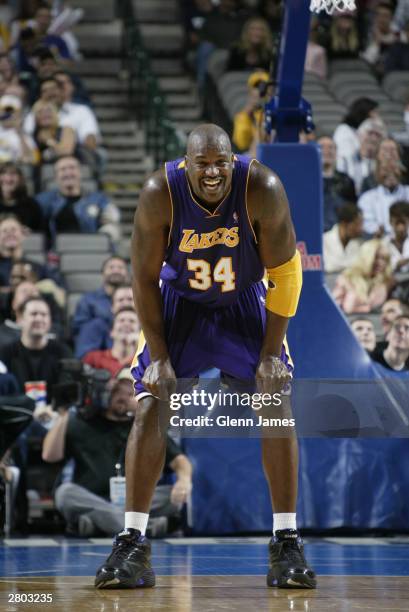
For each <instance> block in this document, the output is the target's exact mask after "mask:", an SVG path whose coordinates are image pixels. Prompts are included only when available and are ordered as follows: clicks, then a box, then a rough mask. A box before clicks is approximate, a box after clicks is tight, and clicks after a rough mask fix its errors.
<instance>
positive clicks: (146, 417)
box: [133, 397, 169, 438]
mask: <svg viewBox="0 0 409 612" xmlns="http://www.w3.org/2000/svg"><path fill="white" fill-rule="evenodd" d="M166 414H167V406H166V405H164V402H161V401H159V400H158V399H156V398H154V397H144V398H143V399H141V400H140V401H139V402H138V409H137V410H136V413H135V418H134V423H133V435H136V437H137V438H142V437H144V436H145V435H149V434H150V433H152V432H157V433H158V434H166V431H167V428H168V425H169V423H168V419H167V416H166Z"/></svg>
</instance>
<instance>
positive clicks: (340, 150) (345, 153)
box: [333, 123, 360, 172]
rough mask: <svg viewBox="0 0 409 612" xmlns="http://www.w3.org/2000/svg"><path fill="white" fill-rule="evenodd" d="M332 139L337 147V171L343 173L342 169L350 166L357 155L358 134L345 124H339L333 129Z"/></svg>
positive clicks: (358, 147) (358, 146)
mask: <svg viewBox="0 0 409 612" xmlns="http://www.w3.org/2000/svg"><path fill="white" fill-rule="evenodd" d="M333 139H334V142H335V144H336V145H337V170H338V171H339V172H345V170H344V168H345V167H349V166H350V165H352V164H353V158H354V156H355V155H357V154H358V153H359V149H360V142H359V137H358V133H357V131H356V130H354V128H352V127H351V126H350V125H348V124H347V123H340V125H338V127H337V128H336V129H335V132H334V136H333Z"/></svg>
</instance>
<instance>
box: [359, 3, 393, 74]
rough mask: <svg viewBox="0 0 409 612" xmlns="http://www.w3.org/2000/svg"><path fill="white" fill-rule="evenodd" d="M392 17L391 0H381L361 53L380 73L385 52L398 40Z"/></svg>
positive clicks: (382, 68) (381, 72)
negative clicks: (389, 0)
mask: <svg viewBox="0 0 409 612" xmlns="http://www.w3.org/2000/svg"><path fill="white" fill-rule="evenodd" d="M392 17H393V9H392V6H391V4H390V3H389V2H379V3H378V4H377V5H376V7H375V16H374V19H373V22H372V26H371V28H370V29H369V32H368V37H367V40H368V44H367V46H366V49H365V50H364V52H363V53H362V55H361V57H362V58H363V59H364V60H365V61H367V62H368V64H371V66H373V68H374V69H375V71H376V72H377V74H379V75H382V74H383V70H384V66H383V59H384V56H385V53H386V52H387V51H388V49H389V48H390V46H391V45H392V44H393V43H394V42H395V41H396V34H395V32H394V31H393V29H392Z"/></svg>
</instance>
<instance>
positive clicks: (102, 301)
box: [72, 255, 129, 337]
mask: <svg viewBox="0 0 409 612" xmlns="http://www.w3.org/2000/svg"><path fill="white" fill-rule="evenodd" d="M128 282H129V272H128V266H127V263H126V261H125V259H122V257H118V256H117V255H112V256H111V257H109V258H108V259H107V260H106V261H105V262H104V265H103V266H102V287H101V288H100V289H97V290H96V291H89V292H88V293H85V294H84V295H83V296H82V297H81V299H80V301H79V302H78V304H77V308H76V311H75V315H74V317H73V321H72V331H73V335H74V336H75V337H76V336H77V335H78V334H79V332H80V331H81V329H82V327H83V326H84V325H86V324H87V323H89V322H90V321H93V320H94V319H96V318H99V319H104V320H105V321H107V323H108V325H109V327H111V324H112V312H111V304H112V295H113V293H114V291H115V289H116V288H117V287H119V286H121V285H123V284H125V283H128Z"/></svg>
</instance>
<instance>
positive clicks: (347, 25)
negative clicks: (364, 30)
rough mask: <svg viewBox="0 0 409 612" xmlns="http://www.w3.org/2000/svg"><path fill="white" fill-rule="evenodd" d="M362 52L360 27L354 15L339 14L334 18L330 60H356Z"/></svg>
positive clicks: (331, 30) (331, 31)
mask: <svg viewBox="0 0 409 612" xmlns="http://www.w3.org/2000/svg"><path fill="white" fill-rule="evenodd" d="M359 51H360V42H359V35H358V26H357V22H356V17H355V15H354V14H353V13H338V14H335V15H334V16H333V18H332V23H331V29H330V40H329V49H328V56H329V58H330V59H354V58H357V57H358V55H359Z"/></svg>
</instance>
